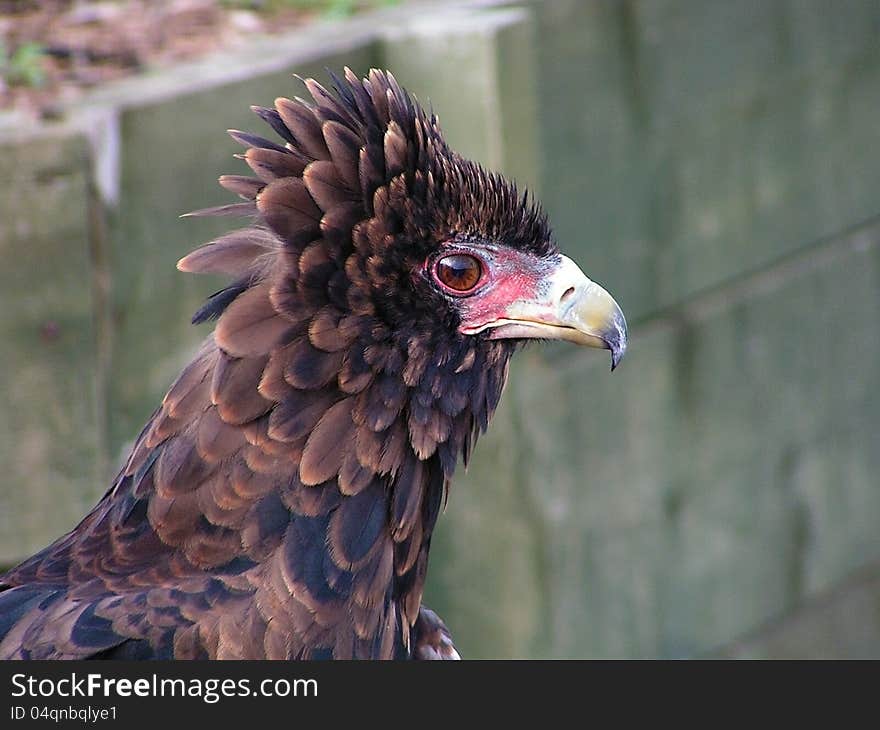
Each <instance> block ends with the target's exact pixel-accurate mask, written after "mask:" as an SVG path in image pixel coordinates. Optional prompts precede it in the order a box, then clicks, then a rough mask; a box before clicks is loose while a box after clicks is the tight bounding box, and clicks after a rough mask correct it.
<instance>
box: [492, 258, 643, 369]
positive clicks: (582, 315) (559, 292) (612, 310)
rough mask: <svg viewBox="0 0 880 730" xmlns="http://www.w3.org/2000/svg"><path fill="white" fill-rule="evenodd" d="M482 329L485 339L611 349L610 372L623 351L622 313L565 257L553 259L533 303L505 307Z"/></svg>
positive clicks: (623, 329) (624, 323)
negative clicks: (554, 263)
mask: <svg viewBox="0 0 880 730" xmlns="http://www.w3.org/2000/svg"><path fill="white" fill-rule="evenodd" d="M488 328H491V330H492V331H491V333H490V335H489V336H490V338H491V339H502V338H519V339H544V340H566V341H568V342H574V343H575V344H577V345H586V346H587V347H600V348H604V349H606V350H611V369H612V370H614V368H616V367H617V365H618V363H620V361H621V359H622V358H623V356H624V353H626V318H625V317H624V316H623V312H622V311H621V310H620V307H619V306H617V302H615V301H614V299H613V298H612V297H611V295H610V294H609V293H608V292H607V291H605V290H604V289H603V288H602V287H601V286H599V285H598V284H596V283H595V282H594V281H590V280H589V279H588V278H587V277H586V275H585V274H584V272H583V271H581V269H580V267H579V266H578V265H577V264H576V263H575V262H574V261H572V260H571V259H570V258H568V256H560V257H559V264H558V265H557V266H556V267H555V268H554V269H553V271H552V272H550V275H549V276H547V277H545V278H544V280H543V282H542V286H539V287H538V291H537V293H536V295H535V297H534V298H533V299H530V300H522V299H521V300H518V301H515V302H513V303H511V304H510V305H509V306H508V307H507V309H506V311H505V312H504V317H503V318H501V319H497V320H495V321H494V322H491V323H489V324H488V327H487V329H488Z"/></svg>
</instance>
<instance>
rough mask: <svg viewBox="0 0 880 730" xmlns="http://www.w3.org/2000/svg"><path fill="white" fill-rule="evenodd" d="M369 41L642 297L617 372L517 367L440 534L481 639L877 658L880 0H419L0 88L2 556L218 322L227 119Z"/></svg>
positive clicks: (538, 649)
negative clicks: (52, 109)
mask: <svg viewBox="0 0 880 730" xmlns="http://www.w3.org/2000/svg"><path fill="white" fill-rule="evenodd" d="M234 5H242V3H234ZM243 5H247V3H243ZM310 5H319V3H310ZM343 5H346V3H332V2H331V3H325V4H324V5H323V6H322V7H321V8H319V9H323V10H326V9H330V10H333V9H334V8H336V9H338V8H341V7H342V6H343ZM371 5H373V6H379V5H383V3H371ZM343 10H344V12H339V13H337V16H341V15H349V10H348V9H343ZM343 65H349V66H352V67H353V68H354V69H355V70H356V71H359V72H364V71H366V70H367V69H368V68H369V67H370V66H381V67H387V68H390V69H391V70H392V71H393V72H394V73H395V74H396V75H397V77H398V78H399V79H400V80H401V82H402V83H403V84H404V85H405V86H407V87H408V88H409V89H410V90H411V91H413V92H414V93H415V94H416V95H417V96H418V97H419V99H421V100H423V101H424V102H426V103H427V102H430V103H431V105H432V106H433V108H434V110H435V111H436V112H437V113H438V115H439V117H440V120H441V124H442V126H443V128H444V130H445V131H446V134H447V137H448V139H449V141H450V142H451V144H452V145H453V146H454V147H456V148H457V149H458V150H459V151H461V152H462V153H464V154H466V155H468V156H471V157H473V158H475V159H478V160H480V161H482V162H485V163H486V164H487V165H489V166H491V167H493V168H497V169H501V170H503V171H505V172H506V173H508V174H509V175H511V176H512V177H514V178H516V179H517V181H518V182H520V183H522V184H526V185H528V186H529V187H531V188H532V189H534V190H535V191H536V192H537V193H538V195H539V197H540V198H541V199H542V200H543V202H544V204H545V206H546V208H547V209H548V212H549V214H550V218H551V220H552V221H553V224H554V228H555V231H556V235H557V238H558V241H559V242H560V244H561V246H562V247H563V248H564V249H565V250H566V252H567V253H569V254H570V255H571V256H572V257H573V258H575V259H576V260H577V261H578V262H579V263H580V264H581V265H582V267H583V268H584V270H585V271H586V272H587V274H588V275H589V276H590V277H591V278H593V279H596V280H597V281H599V282H601V283H602V284H603V285H605V286H606V288H608V289H609V290H610V291H611V292H612V293H613V294H614V295H615V298H616V299H617V301H618V302H619V303H620V304H621V306H622V307H623V309H624V311H625V312H626V313H627V316H628V319H629V322H630V336H631V345H630V352H629V355H628V356H627V359H626V360H625V361H624V363H623V365H622V366H621V368H620V369H619V370H618V371H616V372H615V373H614V374H613V375H609V373H608V372H607V369H608V362H607V358H606V357H602V356H600V355H597V354H596V353H594V352H585V351H575V350H574V349H571V348H567V347H564V346H560V347H551V346H546V347H543V346H539V347H532V348H529V349H527V350H526V351H525V352H523V353H522V355H520V356H519V358H518V361H517V362H516V363H515V365H514V367H513V368H512V372H511V378H510V385H509V386H508V390H507V392H506V394H505V398H504V400H503V402H502V406H501V408H500V409H499V412H498V414H497V416H496V418H495V421H494V422H493V424H492V427H491V428H490V429H489V433H488V435H487V436H485V437H484V438H483V439H482V440H481V441H480V443H479V445H478V447H477V449H476V456H475V459H474V463H473V464H472V466H471V469H470V471H469V473H468V474H467V475H462V477H461V478H458V479H457V480H456V483H455V484H454V487H453V490H452V494H451V497H450V501H449V507H448V509H447V512H446V514H445V515H444V516H443V517H442V518H441V521H440V524H439V527H438V531H437V535H436V538H435V541H434V548H433V552H432V565H431V571H430V575H429V585H428V589H427V592H426V597H425V601H426V603H427V604H428V605H430V606H431V607H432V608H434V609H435V610H437V611H438V613H440V615H441V616H443V618H444V619H445V620H446V622H447V623H448V624H449V626H450V628H451V629H452V632H453V635H454V636H455V639H456V644H457V645H458V647H459V649H460V650H461V653H462V654H463V655H464V656H466V657H689V656H707V655H708V656H736V657H762V656H771V657H798V656H823V657H831V656H847V657H857V656H858V657H863V656H873V657H876V656H880V562H878V561H880V530H878V529H877V527H878V525H880V448H878V447H880V217H878V216H880V192H878V191H880V124H878V118H880V2H877V1H875V0H870V1H869V0H846V1H844V2H834V3H832V2H830V0H771V1H769V2H763V1H762V2H759V1H757V0H754V1H746V2H736V3H733V2H729V0H617V1H613V0H545V1H543V2H542V1H541V0H534V1H533V2H513V3H491V2H466V1H460V2H443V3H440V2H433V3H432V2H404V3H399V4H397V5H396V6H395V7H388V8H380V9H379V10H375V11H372V12H368V13H365V14H355V15H353V16H352V17H350V18H348V19H345V20H338V19H337V20H335V21H333V22H330V21H327V20H326V19H325V20H324V21H319V22H317V23H315V24H311V25H308V26H305V27H303V28H302V29H301V30H299V31H294V32H291V33H289V34H285V35H283V36H276V37H274V38H268V39H265V38H263V39H259V38H258V39H255V40H254V41H253V42H252V43H250V44H248V45H246V46H241V47H236V48H235V49H234V50H231V51H228V52H226V53H222V54H220V55H215V56H211V57H210V58H206V59H202V60H197V61H192V62H189V63H187V64H185V65H180V66H177V67H173V68H165V69H159V70H151V69H147V71H146V73H145V74H142V75H140V76H138V77H134V78H130V79H126V80H123V81H118V82H114V83H113V84H110V85H108V86H106V87H102V88H100V89H96V90H95V91H93V92H89V94H88V95H86V96H85V97H83V98H82V99H80V100H79V101H77V102H76V103H74V104H71V105H70V107H69V108H68V109H66V110H65V111H64V113H63V114H62V115H60V118H57V119H55V120H52V121H48V122H42V123H39V124H27V123H23V122H22V121H21V118H20V117H19V116H16V115H15V114H14V113H11V112H10V113H8V114H7V115H6V118H5V121H4V116H3V115H2V114H0V148H2V155H0V178H2V179H3V180H4V181H5V182H6V184H5V185H4V186H3V189H2V191H0V292H2V293H0V297H2V299H0V302H2V308H0V363H2V365H0V414H2V416H3V417H2V419H0V464H2V465H3V469H2V473H0V563H6V564H9V563H13V562H15V561H16V560H17V559H18V558H21V557H23V556H26V555H28V554H30V553H31V552H32V551H34V550H36V549H38V548H40V547H42V546H44V545H45V544H46V543H48V542H49V541H51V540H52V539H53V538H54V537H56V536H57V535H59V534H61V533H62V532H64V531H66V530H67V529H70V527H72V526H73V525H74V524H75V523H76V522H77V520H78V519H79V518H80V517H81V516H82V515H83V514H84V513H85V512H86V511H87V510H88V509H89V507H90V506H91V505H92V504H93V503H94V501H95V500H96V499H97V498H98V496H99V495H100V494H102V493H103V491H104V489H105V487H106V485H107V483H108V478H109V475H110V474H111V472H113V471H114V470H115V468H116V466H117V465H118V463H119V461H120V460H121V459H122V457H123V455H124V453H125V449H126V448H127V446H128V444H130V441H131V439H133V438H134V436H135V435H136V434H137V432H138V431H139V429H140V426H141V425H142V424H143V422H144V421H145V419H146V418H147V417H148V416H149V415H150V413H151V412H152V411H153V409H154V408H155V406H156V404H157V403H158V402H159V400H160V399H161V397H162V395H163V393H164V391H165V389H166V388H167V386H168V385H169V383H170V382H171V381H172V379H173V378H174V376H175V374H176V373H177V371H178V369H179V368H180V367H181V365H182V364H183V363H185V362H186V360H187V359H188V358H189V357H190V355H191V354H192V352H193V351H194V349H195V347H196V344H197V342H198V341H199V340H200V339H201V338H202V337H203V336H204V335H205V333H206V328H205V327H201V328H194V327H192V326H190V325H189V318H190V315H191V314H192V312H193V311H195V310H196V309H197V308H198V306H199V303H200V301H201V300H202V299H203V298H204V296H206V295H207V294H208V293H210V292H211V291H213V290H214V289H215V288H216V287H217V283H218V282H217V281H206V280H204V279H197V278H195V277H192V276H188V275H184V274H180V273H178V272H176V271H175V269H174V264H175V262H176V260H177V259H178V258H179V257H180V256H181V255H183V254H184V253H186V252H188V251H189V250H190V249H192V248H193V247H194V246H195V245H196V244H198V243H200V242H202V241H204V240H208V239H209V238H210V237H211V236H213V235H214V234H216V233H218V232H220V231H222V230H225V229H228V228H229V225H227V222H224V221H216V220H215V221H205V220H201V219H199V220H184V221H181V220H179V219H178V216H179V215H180V214H181V213H183V212H185V211H187V210H191V209H195V208H199V207H204V206H208V205H214V204H218V203H221V202H226V201H227V199H228V196H227V195H225V194H224V193H223V192H222V191H221V190H220V189H219V188H218V187H217V186H216V185H215V183H214V181H215V179H216V177H217V176H218V175H219V174H222V173H228V172H238V171H239V169H238V166H237V163H236V162H235V161H234V160H232V159H231V155H232V154H233V153H235V152H237V151H238V148H237V146H236V145H235V144H234V143H233V142H232V141H231V140H228V139H226V138H225V136H224V134H223V129H225V128H226V127H234V128H241V129H249V130H259V129H260V124H259V123H258V120H256V119H255V118H254V117H253V116H252V115H251V114H250V112H249V111H248V106H249V105H250V104H262V105H271V102H272V100H273V99H274V98H275V97H276V96H278V95H288V96H290V95H294V94H299V93H301V92H300V90H299V88H298V85H297V84H296V82H294V80H292V79H291V77H290V74H291V73H292V72H296V73H299V74H301V75H304V76H306V75H315V76H316V77H318V78H319V79H326V73H325V68H327V67H329V68H332V69H335V70H339V69H340V68H341V67H342V66H343Z"/></svg>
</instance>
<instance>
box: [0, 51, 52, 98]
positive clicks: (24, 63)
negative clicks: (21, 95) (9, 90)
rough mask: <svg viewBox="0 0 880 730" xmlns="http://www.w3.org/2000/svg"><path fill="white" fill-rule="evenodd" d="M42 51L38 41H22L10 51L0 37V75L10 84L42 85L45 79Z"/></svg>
mask: <svg viewBox="0 0 880 730" xmlns="http://www.w3.org/2000/svg"><path fill="white" fill-rule="evenodd" d="M44 53H45V50H44V48H43V46H41V45H40V44H39V43H24V44H22V45H20V46H19V47H18V48H16V49H15V51H13V52H12V53H10V52H9V49H8V48H7V47H6V44H5V43H4V42H3V41H2V39H0V76H2V78H3V80H4V81H5V82H6V83H7V84H10V85H16V86H30V87H37V86H42V85H43V84H44V83H45V81H46V71H45V69H44V68H43V55H44Z"/></svg>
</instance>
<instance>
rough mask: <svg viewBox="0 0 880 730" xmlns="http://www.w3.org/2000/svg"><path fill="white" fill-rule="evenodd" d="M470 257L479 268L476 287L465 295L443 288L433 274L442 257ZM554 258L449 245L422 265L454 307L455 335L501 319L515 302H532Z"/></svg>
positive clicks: (487, 247) (498, 248)
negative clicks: (458, 321) (457, 319)
mask: <svg viewBox="0 0 880 730" xmlns="http://www.w3.org/2000/svg"><path fill="white" fill-rule="evenodd" d="M455 254H462V255H466V256H473V257H474V258H476V259H477V260H478V261H480V264H481V266H482V275H481V276H480V279H479V281H478V282H477V284H476V285H475V286H474V287H473V288H471V289H469V290H468V291H465V292H460V291H456V290H455V289H451V288H450V287H448V286H446V285H445V284H444V283H443V282H442V281H440V279H439V278H438V277H437V274H436V264H437V262H438V261H440V260H441V259H442V258H444V257H446V256H452V255H455ZM557 264H558V262H557V261H556V260H555V258H538V257H536V256H534V255H532V254H529V253H525V252H523V251H517V250H516V249H512V248H509V247H507V246H494V245H491V244H481V245H479V246H476V245H473V246H470V245H467V244H458V243H456V244H450V245H449V246H448V247H446V248H444V250H443V251H442V253H440V254H438V255H437V256H434V257H432V258H430V259H428V260H427V261H426V262H425V269H426V273H428V275H429V276H430V277H431V280H432V281H433V282H434V284H435V286H437V287H438V288H439V289H440V290H441V291H442V292H444V293H445V294H446V295H447V296H448V297H449V298H450V299H452V300H457V301H456V305H457V308H458V311H459V314H460V317H461V324H460V325H459V331H460V332H461V333H462V334H472V333H473V332H475V331H478V330H480V329H482V328H483V327H485V325H486V324H488V323H490V322H494V321H496V320H498V319H503V318H504V316H505V313H506V312H507V311H508V309H509V308H510V305H511V304H513V303H514V302H517V301H535V300H536V299H537V298H539V297H540V296H541V294H542V293H543V290H544V289H545V287H546V284H545V280H546V277H547V276H548V275H549V274H550V273H551V272H552V271H553V269H554V268H555V267H556V266H557Z"/></svg>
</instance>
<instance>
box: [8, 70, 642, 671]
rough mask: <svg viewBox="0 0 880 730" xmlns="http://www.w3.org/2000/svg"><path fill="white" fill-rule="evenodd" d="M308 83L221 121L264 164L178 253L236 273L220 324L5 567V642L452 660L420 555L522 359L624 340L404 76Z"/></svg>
mask: <svg viewBox="0 0 880 730" xmlns="http://www.w3.org/2000/svg"><path fill="white" fill-rule="evenodd" d="M305 83H306V86H307V88H308V90H309V91H310V93H311V95H312V97H313V99H314V104H307V103H305V102H302V101H299V100H297V101H289V100H287V99H278V100H277V101H276V103H275V108H274V109H263V108H255V109H254V110H255V112H256V113H257V114H258V115H259V116H260V117H261V118H262V119H263V120H264V121H266V122H267V123H268V124H269V125H270V126H271V128H272V129H273V130H274V131H275V133H276V134H278V135H279V137H280V138H281V143H275V142H271V141H269V140H265V139H263V138H261V137H258V136H256V135H253V134H250V133H245V132H237V131H234V132H232V133H231V134H232V136H233V137H234V138H235V139H236V140H238V141H239V142H241V143H242V144H243V145H244V146H245V147H247V151H246V152H245V154H244V155H243V156H242V157H243V159H244V161H245V162H246V163H247V164H248V166H249V167H250V168H251V170H252V171H253V173H254V174H255V175H256V177H255V178H251V177H243V176H240V175H226V176H223V177H222V178H221V179H220V183H221V185H223V187H225V188H226V189H227V190H229V191H231V192H233V193H235V194H237V195H239V196H241V197H242V198H243V199H244V202H242V203H235V204H232V205H224V206H221V207H219V208H214V209H211V210H208V211H201V212H199V213H197V214H198V215H207V214H222V215H246V216H253V218H254V222H253V223H252V225H250V226H248V227H246V228H243V229H240V230H237V231H233V232H231V233H229V234H227V235H225V236H222V237H220V238H219V239H217V240H215V241H213V242H211V243H209V244H207V245H205V246H203V247H201V248H199V249H197V250H196V251H194V252H193V253H191V254H190V255H188V256H186V257H185V258H183V259H182V260H181V261H180V263H179V268H180V269H181V270H183V271H189V272H195V273H219V274H224V275H227V276H229V277H231V278H232V283H231V284H229V286H227V287H226V288H225V289H223V290H222V291H220V292H218V293H217V294H215V295H214V296H212V297H211V298H210V299H209V300H208V301H207V303H206V304H205V306H204V307H202V309H200V310H199V312H197V313H196V315H195V317H194V318H193V319H194V322H196V323H199V322H203V321H206V320H210V319H216V320H217V325H216V328H215V330H214V332H213V333H212V334H211V335H210V336H209V337H208V339H207V340H206V342H205V344H204V346H203V347H202V349H201V350H200V352H199V353H198V354H197V355H196V357H195V359H194V360H193V361H192V362H191V363H190V364H189V365H188V366H187V367H186V368H185V369H184V370H183V372H182V373H181V374H180V376H179V377H178V379H177V381H176V382H175V383H174V384H173V385H172V386H171V388H170V390H169V391H168V393H167V395H166V396H165V398H164V400H163V402H162V405H161V406H160V407H159V409H158V410H157V411H156V412H155V413H154V415H153V416H152V418H151V419H150V421H149V423H148V424H147V425H146V427H145V428H144V430H143V432H142V433H141V434H140V436H139V437H138V438H137V440H136V442H135V445H134V447H133V449H132V452H131V454H130V456H129V458H128V461H127V463H126V464H125V467H124V468H123V469H122V471H121V472H120V474H119V475H118V477H117V478H116V480H115V481H114V483H113V485H112V487H111V488H110V489H109V491H108V492H107V493H106V494H105V495H104V497H103V498H102V499H101V501H100V502H99V503H98V505H97V506H96V507H95V508H94V509H93V510H92V512H91V513H89V515H87V516H86V517H85V519H84V520H83V521H82V522H81V523H80V524H79V525H78V526H77V527H76V528H74V530H73V531H71V532H70V533H68V534H67V535H65V536H64V537H62V538H60V539H59V540H57V541H56V542H55V543H53V544H52V545H50V546H49V547H47V548H46V549H45V550H43V551H42V552H40V553H39V554H37V555H35V556H33V557H31V558H29V559H28V560H26V561H24V562H23V563H22V564H21V565H19V566H18V567H16V568H14V569H12V570H11V571H9V572H8V573H7V574H6V575H4V576H2V577H0V658H33V659H39V658H85V657H93V658H197V657H207V658H273V659H276V658H277V659H292V658H321V657H328V658H331V657H332V658H352V657H353V658H394V657H397V658H406V657H410V658H412V657H414V658H457V656H458V655H457V652H456V651H455V649H454V647H453V646H452V642H451V639H450V637H449V633H448V631H447V629H446V627H445V625H444V624H443V622H442V621H440V619H439V618H437V616H436V615H435V614H433V612H431V611H429V610H427V609H425V608H424V607H423V606H422V605H421V595H422V588H423V586H424V582H425V575H426V571H427V566H428V550H429V547H430V542H431V534H432V531H433V529H434V525H435V522H436V519H437V516H438V514H439V512H440V508H441V504H442V502H443V499H444V495H445V493H446V491H447V490H448V487H449V480H450V479H451V477H452V474H453V471H454V469H455V465H456V462H457V460H458V457H459V455H461V456H463V458H464V459H465V460H466V459H467V458H468V455H469V453H470V450H471V448H472V446H473V443H474V441H475V439H476V436H477V434H478V433H479V432H481V431H482V430H484V429H485V428H486V426H487V424H488V422H489V419H490V417H491V415H492V412H493V411H494V410H495V407H496V406H497V404H498V400H499V398H500V396H501V391H502V389H503V387H504V382H505V379H506V377H507V364H508V359H509V357H510V356H511V354H512V352H513V350H514V348H515V346H516V345H517V344H518V343H519V342H520V341H522V340H523V339H527V338H532V337H543V338H553V337H555V338H560V339H568V340H573V341H576V342H580V343H581V344H591V345H599V346H604V347H608V348H609V349H611V350H612V362H613V363H614V364H616V362H617V360H618V359H619V358H620V356H621V355H622V353H623V349H624V347H625V330H624V325H623V319H622V316H621V315H620V312H619V310H618V309H617V308H616V305H613V301H612V300H610V297H608V295H607V294H606V293H605V292H604V290H602V289H601V288H600V287H598V286H597V285H595V284H593V283H592V282H589V280H588V279H586V277H584V276H583V274H581V273H580V272H579V270H577V269H576V267H574V264H573V263H572V262H571V261H570V260H568V259H566V258H565V257H562V256H560V254H559V253H558V251H557V249H556V246H555V244H554V243H553V241H552V238H551V234H550V231H549V227H548V226H547V223H546V221H545V218H544V215H543V214H542V212H541V211H540V209H539V208H538V207H536V206H535V205H533V204H531V203H529V201H528V200H527V199H526V198H524V197H522V196H520V195H519V194H518V193H517V192H516V189H515V188H514V187H513V186H512V185H510V184H508V183H507V182H505V181H504V180H503V179H502V178H500V177H499V176H497V175H494V174H489V173H486V172H485V171H484V170H482V169H481V168H480V167H479V166H477V165H475V164H474V163H471V162H468V161H466V160H464V159H462V158H461V157H459V156H458V155H456V154H455V153H454V152H452V151H451V150H450V149H449V148H448V147H447V146H446V144H445V142H444V141H443V138H442V136H441V134H440V130H439V127H438V125H437V121H436V119H435V118H434V117H432V116H428V115H426V114H425V113H424V112H423V111H422V110H421V109H420V108H419V107H418V106H417V105H416V104H415V103H414V102H413V101H412V100H411V99H410V97H409V96H407V94H406V93H405V92H404V91H403V90H402V89H401V88H400V87H399V86H398V85H397V83H396V81H395V80H394V78H393V77H392V76H391V75H390V74H385V73H382V72H379V71H372V72H370V74H369V76H368V78H366V79H359V78H357V77H356V76H354V75H353V74H352V73H351V72H350V71H349V72H347V73H346V77H345V79H344V80H342V79H335V90H334V91H333V92H330V91H327V90H326V89H324V88H323V87H322V86H320V85H319V84H318V83H316V82H315V81H312V80H307V81H306V82H305ZM572 267H574V268H572ZM474 281H476V283H475V284H472V282H474ZM463 284H467V287H466V288H463Z"/></svg>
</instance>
